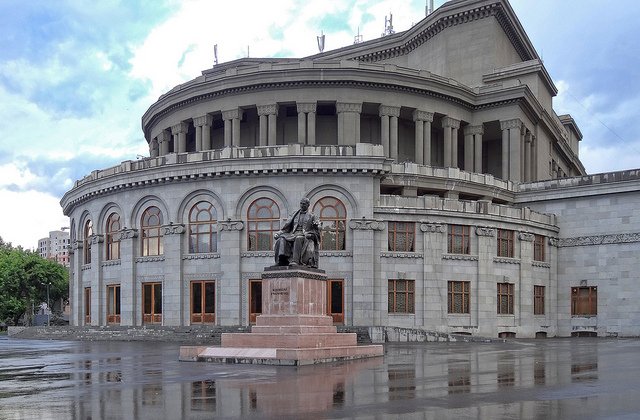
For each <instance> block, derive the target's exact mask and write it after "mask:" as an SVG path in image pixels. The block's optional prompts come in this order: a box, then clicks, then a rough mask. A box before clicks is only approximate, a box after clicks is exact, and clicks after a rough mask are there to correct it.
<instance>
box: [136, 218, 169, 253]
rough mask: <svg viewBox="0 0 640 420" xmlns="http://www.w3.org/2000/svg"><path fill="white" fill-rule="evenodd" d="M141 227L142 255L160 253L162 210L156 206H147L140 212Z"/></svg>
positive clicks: (161, 251)
mask: <svg viewBox="0 0 640 420" xmlns="http://www.w3.org/2000/svg"><path fill="white" fill-rule="evenodd" d="M140 226H141V228H142V256H143V257H146V256H149V255H162V253H163V252H164V251H163V249H162V236H161V235H160V227H161V226H162V212H161V211H160V209H159V208H157V207H149V208H148V209H146V210H145V211H144V213H142V219H141V221H140Z"/></svg>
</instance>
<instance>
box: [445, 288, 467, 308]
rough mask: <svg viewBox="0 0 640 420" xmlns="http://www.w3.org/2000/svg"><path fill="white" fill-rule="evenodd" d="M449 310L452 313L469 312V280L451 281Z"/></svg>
mask: <svg viewBox="0 0 640 420" xmlns="http://www.w3.org/2000/svg"><path fill="white" fill-rule="evenodd" d="M447 306H448V312H449V313H450V314H468V313H470V311H469V282H468V281H450V282H449V292H448V305H447Z"/></svg>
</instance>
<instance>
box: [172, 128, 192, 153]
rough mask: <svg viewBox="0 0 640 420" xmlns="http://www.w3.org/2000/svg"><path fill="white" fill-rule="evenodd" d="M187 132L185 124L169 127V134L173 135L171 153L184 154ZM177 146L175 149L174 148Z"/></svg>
mask: <svg viewBox="0 0 640 420" xmlns="http://www.w3.org/2000/svg"><path fill="white" fill-rule="evenodd" d="M188 130H189V124H187V123H186V122H180V123H178V124H176V125H174V126H172V127H171V134H173V139H174V141H173V151H174V152H176V153H185V152H186V151H187V131H188ZM176 146H177V147H176Z"/></svg>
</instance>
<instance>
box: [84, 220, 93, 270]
mask: <svg viewBox="0 0 640 420" xmlns="http://www.w3.org/2000/svg"><path fill="white" fill-rule="evenodd" d="M91 235H93V222H92V221H91V220H87V222H86V223H85V224H84V263H85V264H91V240H90V238H89V237H90V236H91Z"/></svg>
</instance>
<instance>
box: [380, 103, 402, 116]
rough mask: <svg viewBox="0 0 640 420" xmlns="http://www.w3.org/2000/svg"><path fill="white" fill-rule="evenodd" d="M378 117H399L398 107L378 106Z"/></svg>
mask: <svg viewBox="0 0 640 420" xmlns="http://www.w3.org/2000/svg"><path fill="white" fill-rule="evenodd" d="M378 115H379V116H381V117H382V116H385V115H386V116H388V117H399V116H400V107H399V106H390V105H380V107H378Z"/></svg>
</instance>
